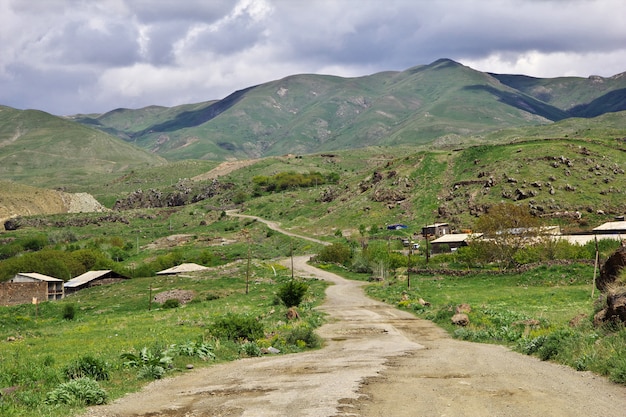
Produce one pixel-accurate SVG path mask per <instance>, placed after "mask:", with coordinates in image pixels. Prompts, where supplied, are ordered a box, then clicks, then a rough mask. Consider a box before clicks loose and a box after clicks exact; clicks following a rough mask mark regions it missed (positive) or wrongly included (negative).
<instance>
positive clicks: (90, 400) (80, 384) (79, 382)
mask: <svg viewBox="0 0 626 417" xmlns="http://www.w3.org/2000/svg"><path fill="white" fill-rule="evenodd" d="M106 401H107V393H106V391H104V390H103V389H102V388H101V387H100V385H99V384H98V382H97V381H95V380H93V379H91V378H79V379H73V380H71V381H69V382H65V383H62V384H60V385H59V386H58V387H57V388H55V389H54V390H52V391H50V392H49V393H48V394H47V395H46V403H47V404H53V405H57V404H69V405H82V406H84V405H99V404H104V403H106Z"/></svg>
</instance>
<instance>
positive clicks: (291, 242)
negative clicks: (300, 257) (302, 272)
mask: <svg viewBox="0 0 626 417" xmlns="http://www.w3.org/2000/svg"><path fill="white" fill-rule="evenodd" d="M289 247H290V252H291V279H293V278H294V277H293V239H290V240H289Z"/></svg>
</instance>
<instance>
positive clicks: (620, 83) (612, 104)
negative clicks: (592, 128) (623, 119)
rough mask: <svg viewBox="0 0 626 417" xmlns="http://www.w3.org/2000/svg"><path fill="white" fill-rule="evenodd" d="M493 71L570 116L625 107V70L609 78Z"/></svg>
mask: <svg viewBox="0 0 626 417" xmlns="http://www.w3.org/2000/svg"><path fill="white" fill-rule="evenodd" d="M491 75H492V76H493V77H495V78H497V79H498V80H499V81H500V82H502V83H503V84H505V85H508V86H509V87H512V88H514V89H516V90H519V91H521V92H523V93H525V94H528V95H529V96H531V97H534V98H536V99H538V100H541V101H543V102H545V103H548V104H551V105H553V106H555V107H558V108H560V109H562V110H564V111H566V112H567V113H568V115H569V116H575V117H595V116H599V115H601V114H603V113H607V112H616V111H623V110H626V72H624V73H621V74H617V75H614V76H612V77H608V78H604V77H599V76H591V77H589V78H581V77H558V78H534V77H528V76H525V75H504V74H491Z"/></svg>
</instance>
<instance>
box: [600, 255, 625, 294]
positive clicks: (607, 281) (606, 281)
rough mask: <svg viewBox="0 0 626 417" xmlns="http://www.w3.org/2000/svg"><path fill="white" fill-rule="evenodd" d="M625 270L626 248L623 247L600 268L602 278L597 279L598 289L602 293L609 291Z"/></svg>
mask: <svg viewBox="0 0 626 417" xmlns="http://www.w3.org/2000/svg"><path fill="white" fill-rule="evenodd" d="M624 268H626V247H624V246H622V247H620V248H619V249H617V250H616V251H615V253H613V255H611V256H609V258H608V259H607V260H606V262H605V263H604V264H603V265H602V267H601V268H600V276H599V277H598V279H596V288H597V289H599V290H600V291H602V292H605V291H607V289H608V287H609V286H610V285H611V284H612V283H613V282H615V281H616V280H617V277H618V276H619V275H620V273H621V271H622V270H623V269H624Z"/></svg>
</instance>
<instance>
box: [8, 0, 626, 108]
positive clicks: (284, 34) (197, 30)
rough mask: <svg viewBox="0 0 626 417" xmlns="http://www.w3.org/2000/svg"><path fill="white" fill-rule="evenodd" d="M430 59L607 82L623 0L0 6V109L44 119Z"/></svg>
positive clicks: (46, 2) (25, 0)
mask: <svg viewBox="0 0 626 417" xmlns="http://www.w3.org/2000/svg"><path fill="white" fill-rule="evenodd" d="M439 58H449V59H453V60H455V61H458V62H460V63H462V64H464V65H467V66H470V67H472V68H474V69H476V70H480V71H487V72H495V73H505V74H525V75H530V76H535V77H558V76H580V77H588V76H590V75H600V76H604V77H610V76H613V75H616V74H619V73H622V72H625V71H626V13H625V10H624V0H0V105H6V106H10V107H14V108H18V109H39V110H44V111H46V112H49V113H52V114H56V115H71V114H78V113H104V112H107V111H110V110H113V109H116V108H141V107H145V106H149V105H160V106H168V107H169V106H175V105H180V104H186V103H197V102H202V101H208V100H214V99H221V98H224V97H226V96H227V95H229V94H230V93H232V92H234V91H236V90H240V89H243V88H247V87H250V86H253V85H257V84H261V83H265V82H269V81H273V80H277V79H280V78H283V77H286V76H288V75H294V74H331V75H338V76H342V77H356V76H363V75H369V74H373V73H376V72H380V71H387V70H393V71H402V70H405V69H408V68H411V67H413V66H417V65H424V64H429V63H431V62H434V61H436V60H437V59H439Z"/></svg>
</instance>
